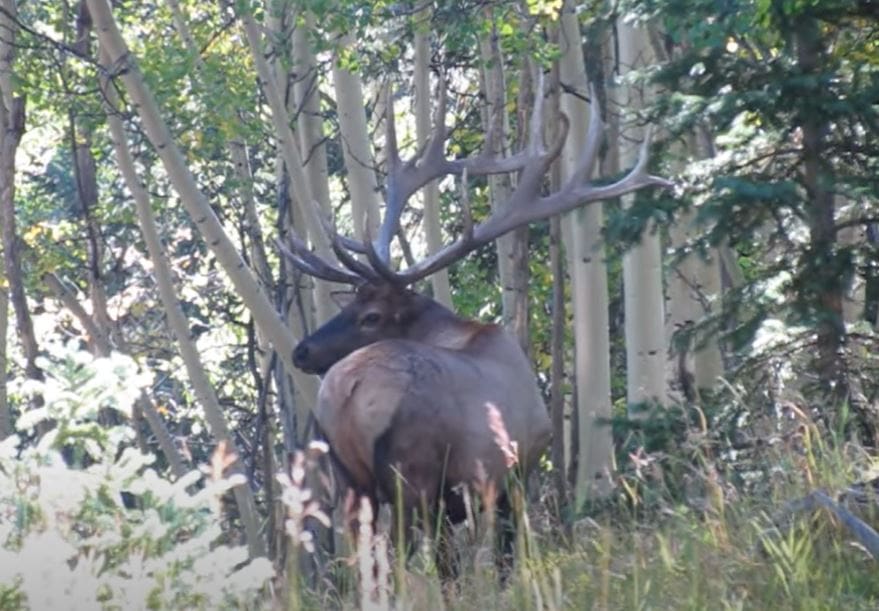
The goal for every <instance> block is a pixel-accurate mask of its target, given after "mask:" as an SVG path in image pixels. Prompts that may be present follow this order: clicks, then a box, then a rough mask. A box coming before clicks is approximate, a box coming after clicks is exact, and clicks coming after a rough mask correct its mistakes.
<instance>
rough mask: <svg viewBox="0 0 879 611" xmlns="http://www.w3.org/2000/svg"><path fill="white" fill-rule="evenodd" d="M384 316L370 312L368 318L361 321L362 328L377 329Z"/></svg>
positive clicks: (365, 317)
mask: <svg viewBox="0 0 879 611" xmlns="http://www.w3.org/2000/svg"><path fill="white" fill-rule="evenodd" d="M381 319H382V315H381V314H379V313H378V312H370V313H369V314H367V315H366V316H364V317H363V318H361V319H360V326H361V327H375V326H376V325H378V323H380V322H381Z"/></svg>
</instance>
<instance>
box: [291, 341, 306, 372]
mask: <svg viewBox="0 0 879 611" xmlns="http://www.w3.org/2000/svg"><path fill="white" fill-rule="evenodd" d="M307 358H308V346H307V345H305V342H301V343H300V344H299V345H298V346H296V348H294V349H293V364H294V365H296V366H297V367H301V366H302V365H303V364H304V363H305V360H306V359H307Z"/></svg>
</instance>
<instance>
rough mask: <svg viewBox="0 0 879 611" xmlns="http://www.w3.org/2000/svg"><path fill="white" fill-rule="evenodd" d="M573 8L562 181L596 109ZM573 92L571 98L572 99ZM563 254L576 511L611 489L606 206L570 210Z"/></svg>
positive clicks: (564, 28)
mask: <svg viewBox="0 0 879 611" xmlns="http://www.w3.org/2000/svg"><path fill="white" fill-rule="evenodd" d="M572 7H573V4H572V3H571V2H566V4H565V9H564V12H563V14H562V17H561V34H560V45H561V53H562V56H561V59H560V65H559V70H560V79H561V82H562V84H563V86H564V88H565V90H566V91H568V92H573V93H564V94H562V96H561V102H560V104H561V109H562V112H564V113H565V114H566V115H567V116H568V118H569V119H570V122H571V125H572V126H573V129H571V130H570V133H569V134H568V140H567V141H566V142H565V145H564V148H563V150H562V155H561V170H562V181H563V182H564V181H565V180H566V179H567V178H568V177H569V176H571V174H572V173H573V172H574V169H575V167H576V161H577V159H578V157H579V154H580V151H581V150H582V149H583V146H584V140H585V135H586V130H585V129H577V128H576V127H577V126H584V125H588V124H589V112H600V109H599V108H598V107H597V103H596V102H597V101H593V104H592V106H591V108H590V106H589V105H587V104H586V103H585V102H584V101H583V100H585V99H588V95H589V94H588V86H587V85H588V84H587V79H586V67H585V63H584V60H583V53H582V48H581V36H580V26H579V21H578V19H577V16H576V14H575V13H574V11H573V8H572ZM574 93H576V95H574ZM562 223H563V227H564V229H563V231H562V235H563V239H564V243H565V249H566V251H567V254H568V265H569V270H570V275H571V283H572V295H573V303H574V347H575V351H574V352H575V356H574V359H575V360H574V365H575V372H574V380H575V383H576V396H577V399H576V400H577V429H578V432H577V437H578V442H577V446H578V448H579V454H578V456H577V474H576V481H575V486H574V499H575V503H576V507H580V506H581V505H582V504H583V503H584V502H585V501H586V500H587V499H588V498H593V497H602V496H605V495H607V494H608V493H609V492H610V489H611V480H610V477H609V476H610V472H611V470H612V468H613V439H612V437H611V430H610V426H609V425H608V424H606V423H602V422H601V420H604V419H609V418H610V417H611V414H612V407H611V400H610V338H609V335H608V292H607V270H606V267H605V256H604V245H603V241H602V236H601V226H602V223H603V205H602V204H600V203H597V204H593V205H591V206H587V207H586V208H581V209H579V210H576V211H574V212H571V213H570V214H568V215H567V216H566V218H565V219H564V220H563V221H562Z"/></svg>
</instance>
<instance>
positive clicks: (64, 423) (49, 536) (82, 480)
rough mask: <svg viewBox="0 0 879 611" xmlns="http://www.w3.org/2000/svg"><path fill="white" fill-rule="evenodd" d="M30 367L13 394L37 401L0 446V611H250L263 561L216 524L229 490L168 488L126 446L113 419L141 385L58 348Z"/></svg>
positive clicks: (261, 594) (193, 477)
mask: <svg viewBox="0 0 879 611" xmlns="http://www.w3.org/2000/svg"><path fill="white" fill-rule="evenodd" d="M41 366H42V368H43V370H44V372H45V374H46V379H45V381H44V382H41V383H39V384H34V383H33V382H29V383H28V385H27V387H22V388H19V389H17V391H18V392H19V393H20V395H21V396H24V395H27V394H29V393H32V394H33V395H34V396H39V397H41V399H42V403H41V404H39V403H38V404H37V405H38V406H37V407H33V408H31V409H29V410H27V411H25V412H23V413H22V414H21V415H20V417H19V418H18V421H17V430H18V434H17V435H13V436H11V437H9V438H7V439H5V440H4V441H2V442H0V608H30V609H65V608H66V609H126V610H127V609H178V608H186V609H194V608H205V609H215V608H222V607H236V608H240V607H256V606H261V603H262V602H264V601H265V600H267V599H266V588H267V586H268V584H269V580H270V578H271V577H272V566H271V563H270V562H269V561H268V560H266V559H258V560H252V561H251V560H249V559H248V555H247V550H246V548H244V547H242V546H239V545H235V544H232V543H231V542H230V541H228V540H227V539H229V537H228V536H227V534H226V533H224V532H223V531H222V529H221V527H220V524H221V523H222V516H221V515H219V512H220V507H221V504H220V503H218V502H217V499H218V497H219V496H220V495H222V494H224V493H226V492H227V491H228V490H229V489H230V488H231V486H232V485H234V484H235V483H237V482H236V481H234V480H233V479H222V480H217V479H216V478H210V481H205V480H206V479H208V478H206V476H205V475H204V474H203V472H202V471H199V470H194V471H192V472H190V473H189V474H187V475H186V476H184V477H182V478H179V479H177V480H176V481H173V480H172V479H171V478H170V477H169V476H168V475H166V474H164V473H162V472H160V471H158V470H157V469H156V468H155V466H154V457H153V456H150V455H147V454H144V453H142V452H141V451H140V450H139V449H138V448H137V447H136V446H135V444H134V443H133V441H134V432H133V430H132V428H131V426H130V425H129V422H128V419H127V418H125V417H124V416H126V415H128V414H130V411H131V407H132V405H133V403H134V400H135V399H136V398H137V396H138V395H139V394H140V393H141V392H142V391H143V390H144V389H145V388H147V387H148V385H149V383H150V379H149V377H148V376H145V375H143V374H142V373H140V372H139V370H138V367H137V365H136V363H134V361H132V360H131V359H130V358H128V357H125V356H122V355H118V354H113V355H112V356H111V357H109V358H101V359H95V358H93V357H92V356H91V355H88V354H84V353H81V352H78V351H76V350H75V349H73V348H71V347H65V346H57V345H56V346H54V347H53V351H52V353H51V354H50V355H49V356H48V357H47V358H45V359H44V360H43V362H42V363H41ZM32 403H33V402H32ZM107 410H111V411H115V412H117V416H122V417H117V418H111V419H109V420H110V421H111V422H116V424H107V420H108V419H107V418H106V417H99V416H100V415H101V414H103V415H104V416H106V414H107Z"/></svg>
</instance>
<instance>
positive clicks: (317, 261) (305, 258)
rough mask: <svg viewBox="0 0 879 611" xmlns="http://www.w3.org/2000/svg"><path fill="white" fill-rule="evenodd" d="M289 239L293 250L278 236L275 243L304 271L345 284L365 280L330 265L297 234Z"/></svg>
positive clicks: (358, 282) (310, 274)
mask: <svg viewBox="0 0 879 611" xmlns="http://www.w3.org/2000/svg"><path fill="white" fill-rule="evenodd" d="M288 240H289V241H290V247H291V248H292V251H291V250H290V249H288V248H287V247H286V246H285V245H284V243H283V242H281V240H279V239H277V238H276V239H275V244H276V245H277V247H278V250H280V251H281V253H282V254H283V255H284V256H285V257H287V259H289V260H290V262H291V263H292V264H293V265H294V266H295V267H296V268H297V269H299V270H300V271H302V272H303V273H306V274H308V275H309V276H315V277H316V278H321V279H323V280H329V281H330V282H342V283H345V284H360V283H361V282H363V278H362V277H361V276H358V275H356V274H354V273H352V272H349V271H345V270H343V269H339V268H337V267H335V266H333V265H330V264H329V263H327V262H326V261H324V260H323V259H321V258H320V257H318V256H317V255H315V254H314V253H313V252H311V251H310V250H308V246H307V245H306V244H305V242H303V241H302V240H300V239H299V238H297V237H296V236H295V235H292V234H291V235H289V236H288Z"/></svg>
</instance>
